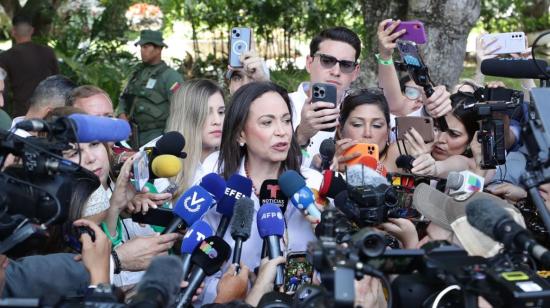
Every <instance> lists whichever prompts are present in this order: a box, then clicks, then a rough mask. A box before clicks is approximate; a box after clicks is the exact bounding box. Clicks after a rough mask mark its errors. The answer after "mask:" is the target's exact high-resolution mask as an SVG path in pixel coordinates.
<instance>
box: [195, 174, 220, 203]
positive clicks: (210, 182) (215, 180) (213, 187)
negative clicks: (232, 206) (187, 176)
mask: <svg viewBox="0 0 550 308" xmlns="http://www.w3.org/2000/svg"><path fill="white" fill-rule="evenodd" d="M199 185H200V186H201V187H202V188H204V189H206V190H207V191H208V192H209V193H211V194H212V195H213V196H214V199H216V202H218V203H219V202H220V201H221V200H222V198H223V196H224V194H225V188H226V187H227V186H226V183H225V180H224V179H223V178H222V177H221V176H220V175H219V174H217V173H209V174H207V175H205V176H203V177H202V179H201V182H200V184H199Z"/></svg>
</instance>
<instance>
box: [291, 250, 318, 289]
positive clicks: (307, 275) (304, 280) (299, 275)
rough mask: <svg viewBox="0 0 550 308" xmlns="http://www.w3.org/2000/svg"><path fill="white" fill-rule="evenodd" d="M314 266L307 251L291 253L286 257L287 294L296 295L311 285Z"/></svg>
mask: <svg viewBox="0 0 550 308" xmlns="http://www.w3.org/2000/svg"><path fill="white" fill-rule="evenodd" d="M312 278H313V265H312V264H311V263H309V261H308V260H307V253H306V252H305V251H297V252H291V253H289V254H288V255H287V256H286V266H285V292H289V293H294V292H296V290H297V289H298V287H300V286H301V285H304V284H311V280H312Z"/></svg>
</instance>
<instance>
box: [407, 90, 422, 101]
mask: <svg viewBox="0 0 550 308" xmlns="http://www.w3.org/2000/svg"><path fill="white" fill-rule="evenodd" d="M420 95H422V93H421V92H420V89H419V88H415V87H405V96H406V97H407V98H408V99H410V100H415V99H418V98H419V97H420Z"/></svg>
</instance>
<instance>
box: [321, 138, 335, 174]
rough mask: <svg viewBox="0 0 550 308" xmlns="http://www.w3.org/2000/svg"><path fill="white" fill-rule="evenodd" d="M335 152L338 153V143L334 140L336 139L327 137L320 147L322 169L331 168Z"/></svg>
mask: <svg viewBox="0 0 550 308" xmlns="http://www.w3.org/2000/svg"><path fill="white" fill-rule="evenodd" d="M334 153H336V143H335V142H334V139H332V138H327V139H325V140H323V142H321V145H320V147H319V155H321V170H328V169H330V165H331V164H332V159H333V158H334Z"/></svg>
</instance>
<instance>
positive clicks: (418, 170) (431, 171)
mask: <svg viewBox="0 0 550 308" xmlns="http://www.w3.org/2000/svg"><path fill="white" fill-rule="evenodd" d="M412 165H413V168H412V169H411V172H412V173H414V174H419V175H428V176H437V166H436V161H435V159H434V158H433V157H432V155H431V154H430V153H425V154H422V155H420V156H418V157H417V158H416V159H415V160H414V161H413V163H412Z"/></svg>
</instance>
